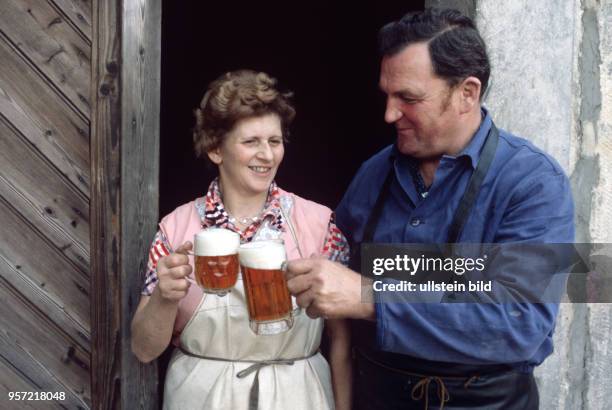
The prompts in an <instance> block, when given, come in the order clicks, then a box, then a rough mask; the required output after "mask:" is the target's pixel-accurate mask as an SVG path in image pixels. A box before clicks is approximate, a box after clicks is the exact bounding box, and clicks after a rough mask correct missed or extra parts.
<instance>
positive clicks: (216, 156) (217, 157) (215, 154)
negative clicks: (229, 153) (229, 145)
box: [206, 148, 223, 165]
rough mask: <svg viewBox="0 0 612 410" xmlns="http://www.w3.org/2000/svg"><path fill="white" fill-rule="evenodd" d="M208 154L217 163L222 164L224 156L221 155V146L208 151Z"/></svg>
mask: <svg viewBox="0 0 612 410" xmlns="http://www.w3.org/2000/svg"><path fill="white" fill-rule="evenodd" d="M206 155H208V158H209V159H210V160H211V161H212V163H213V164H215V165H221V163H222V162H223V156H222V155H221V148H215V149H212V150H210V151H208V152H207V153H206Z"/></svg>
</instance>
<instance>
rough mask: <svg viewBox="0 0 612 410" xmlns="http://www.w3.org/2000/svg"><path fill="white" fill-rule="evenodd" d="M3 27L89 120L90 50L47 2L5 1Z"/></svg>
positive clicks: (1, 8) (1, 17)
mask: <svg viewBox="0 0 612 410" xmlns="http://www.w3.org/2000/svg"><path fill="white" fill-rule="evenodd" d="M0 27H1V30H2V32H3V33H4V34H5V35H6V36H7V37H8V38H9V39H10V40H11V42H12V43H13V44H15V46H16V47H17V49H19V50H20V51H21V52H22V53H23V54H24V56H25V57H26V58H28V59H29V60H31V61H32V62H33V63H34V64H35V65H36V67H37V68H38V69H39V70H41V72H42V73H44V75H45V76H46V77H47V78H48V79H49V80H50V82H51V83H53V85H54V86H55V87H57V88H58V89H60V90H61V92H62V93H63V94H64V95H65V96H66V97H67V98H68V99H69V100H70V101H71V102H72V104H73V105H74V106H75V107H76V108H78V110H80V111H81V112H82V113H83V114H84V115H85V116H86V117H89V106H90V102H89V92H90V78H91V77H90V75H91V61H90V52H91V48H90V46H89V45H88V44H87V43H86V42H85V41H84V40H83V39H82V38H81V37H80V36H79V35H78V34H77V33H76V32H75V31H74V30H73V29H72V27H70V25H68V24H66V22H65V21H64V19H63V18H62V16H61V15H60V14H59V13H57V11H56V10H54V9H53V7H51V6H50V5H49V3H47V2H43V1H38V0H2V2H1V3H0Z"/></svg>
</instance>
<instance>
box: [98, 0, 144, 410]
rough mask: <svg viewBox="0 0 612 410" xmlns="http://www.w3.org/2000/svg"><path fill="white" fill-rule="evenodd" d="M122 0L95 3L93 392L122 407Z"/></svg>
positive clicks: (107, 404) (103, 405) (105, 404)
mask: <svg viewBox="0 0 612 410" xmlns="http://www.w3.org/2000/svg"><path fill="white" fill-rule="evenodd" d="M119 4H120V0H94V2H93V9H92V22H93V26H92V77H91V80H92V81H91V82H92V89H91V96H92V97H91V104H92V117H91V149H90V151H91V180H92V183H91V202H90V229H91V249H92V253H91V323H92V328H91V337H92V346H91V348H92V355H91V364H92V373H91V393H92V404H93V408H94V409H108V410H111V409H119V408H121V407H120V406H121V381H120V380H121V354H122V351H121V335H120V332H121V283H120V271H119V269H120V249H121V245H122V242H121V237H120V233H121V232H120V229H121V227H120V216H121V215H120V197H119V194H120V186H119V182H120V175H121V174H120V173H121V168H120V167H121V165H120V144H121V117H120V115H121V113H120V108H121V106H120V102H121V101H120V97H121V96H120V90H119V85H120V83H119V78H118V76H119V70H120V58H121V55H120V46H121V44H120V41H121V32H120V27H121V21H120V18H121V16H120V15H117V12H118V11H119V10H120V7H119ZM135 407H137V406H135Z"/></svg>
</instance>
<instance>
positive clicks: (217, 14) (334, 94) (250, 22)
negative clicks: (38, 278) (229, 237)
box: [159, 0, 424, 397]
mask: <svg viewBox="0 0 612 410" xmlns="http://www.w3.org/2000/svg"><path fill="white" fill-rule="evenodd" d="M186 3H187V2H180V1H174V2H173V1H164V2H163V11H162V84H161V163H160V187H159V193H160V204H159V205H160V206H159V209H160V216H163V215H166V214H168V213H169V212H171V211H172V210H173V209H174V208H176V207H177V206H179V205H181V204H183V203H186V202H189V201H191V200H193V199H195V198H197V197H199V196H201V195H203V194H204V192H205V191H206V189H207V188H208V185H209V183H210V181H211V180H212V179H213V178H214V177H215V176H216V170H214V169H212V168H209V167H208V166H207V165H206V163H205V162H204V161H203V160H198V159H196V158H195V155H194V153H193V148H192V139H191V131H190V129H191V127H192V126H193V114H192V110H193V109H194V108H195V107H196V106H197V105H198V104H199V102H200V99H201V98H202V95H203V93H204V91H205V89H206V86H207V85H208V83H209V82H211V81H212V80H213V79H215V78H216V77H218V76H219V75H221V74H222V73H224V72H226V71H230V70H235V69H239V68H250V69H254V70H261V71H266V72H267V73H269V74H271V75H272V76H273V77H276V78H277V79H278V80H279V83H280V86H281V88H285V89H287V90H291V91H293V92H294V95H295V98H294V102H295V105H296V109H297V116H296V119H295V122H294V124H293V127H292V134H291V137H290V143H289V145H288V146H287V147H286V150H285V159H284V161H283V164H282V166H281V168H280V170H279V174H278V176H277V182H278V183H279V185H280V186H281V187H283V188H284V189H286V190H288V191H291V192H294V193H296V194H298V195H300V196H302V197H305V198H307V199H311V200H314V201H317V202H320V203H323V204H325V205H327V206H329V207H331V208H334V207H335V206H336V205H337V203H338V202H339V201H340V199H341V198H342V195H343V193H344V190H345V189H346V187H347V186H348V184H349V183H350V181H351V178H352V177H353V175H354V173H355V171H356V170H357V168H359V166H360V165H361V163H362V162H363V161H364V160H366V159H367V158H369V157H370V156H371V155H372V154H374V153H375V152H377V151H378V150H380V149H382V148H383V147H384V146H386V145H388V144H390V143H391V142H392V141H393V138H394V134H393V129H392V128H391V127H389V126H387V125H385V123H384V121H383V109H384V99H383V97H382V95H381V93H380V92H379V91H378V70H379V62H378V56H377V52H376V33H377V32H378V29H379V28H380V27H381V26H382V25H383V24H384V23H387V22H389V21H392V20H396V19H398V18H400V17H401V16H402V15H403V14H405V13H406V12H409V11H414V10H422V9H423V3H424V0H418V1H410V0H408V1H395V2H394V1H385V2H363V3H360V2H351V3H345V4H340V3H337V2H320V1H319V2H317V1H310V2H285V3H284V4H283V5H277V6H272V5H270V3H268V2H265V3H264V2H250V3H244V4H240V3H237V2H234V1H225V2H199V1H198V2H196V1H193V2H189V4H186ZM168 360H169V351H167V352H166V353H165V354H164V355H163V356H162V358H161V359H160V361H159V365H160V367H159V370H160V386H159V387H160V397H163V380H164V376H165V370H166V367H167V364H168Z"/></svg>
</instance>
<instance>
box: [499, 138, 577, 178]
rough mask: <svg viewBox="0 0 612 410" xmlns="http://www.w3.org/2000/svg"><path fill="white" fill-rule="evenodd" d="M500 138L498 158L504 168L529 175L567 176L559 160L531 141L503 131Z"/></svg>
mask: <svg viewBox="0 0 612 410" xmlns="http://www.w3.org/2000/svg"><path fill="white" fill-rule="evenodd" d="M499 137H500V138H499V144H500V145H499V148H498V158H499V165H500V166H501V167H502V168H504V169H508V168H513V169H515V170H517V171H521V173H523V174H527V175H532V174H533V173H546V174H550V175H565V172H564V170H563V168H562V167H561V165H559V163H558V162H557V160H555V158H553V157H552V155H550V154H548V153H547V152H546V151H544V150H542V149H541V148H539V147H537V146H536V145H535V144H534V143H533V142H531V141H530V140H528V139H526V138H523V137H520V136H517V135H515V134H512V133H511V132H508V131H506V130H502V129H500V130H499Z"/></svg>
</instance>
